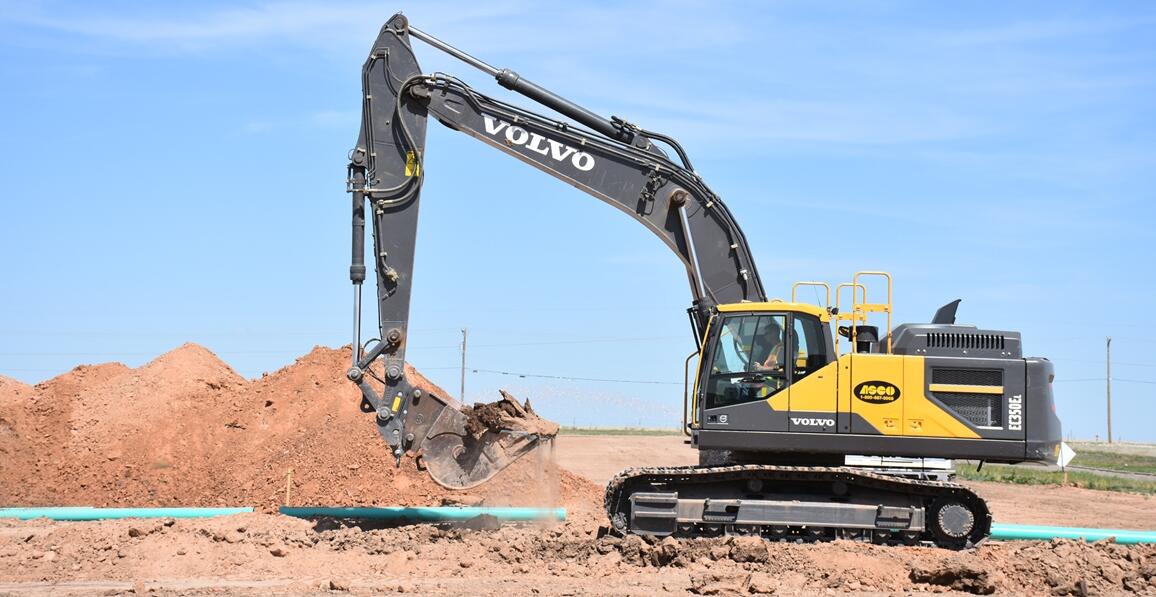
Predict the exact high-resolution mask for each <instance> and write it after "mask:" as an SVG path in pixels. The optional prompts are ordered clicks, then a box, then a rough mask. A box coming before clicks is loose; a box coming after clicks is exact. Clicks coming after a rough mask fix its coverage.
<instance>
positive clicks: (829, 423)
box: [791, 417, 835, 427]
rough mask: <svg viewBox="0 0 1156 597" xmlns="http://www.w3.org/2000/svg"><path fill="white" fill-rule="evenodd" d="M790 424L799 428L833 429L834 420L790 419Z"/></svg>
mask: <svg viewBox="0 0 1156 597" xmlns="http://www.w3.org/2000/svg"><path fill="white" fill-rule="evenodd" d="M791 424H792V425H798V426H800V427H834V426H835V419H804V418H802V417H791Z"/></svg>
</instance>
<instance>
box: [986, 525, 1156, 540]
mask: <svg viewBox="0 0 1156 597" xmlns="http://www.w3.org/2000/svg"><path fill="white" fill-rule="evenodd" d="M991 538H992V539H997V540H1000V541H1014V540H1029V541H1047V540H1050V539H1083V540H1085V541H1100V540H1103V539H1108V538H1114V539H1115V540H1116V543H1122V544H1128V545H1130V544H1135V543H1156V531H1135V530H1127V529H1085V528H1078V527H1045V526H1039V525H1034V524H999V523H996V524H992V525H991Z"/></svg>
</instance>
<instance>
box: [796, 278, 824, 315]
mask: <svg viewBox="0 0 1156 597" xmlns="http://www.w3.org/2000/svg"><path fill="white" fill-rule="evenodd" d="M800 286H822V287H823V288H825V289H826V290H827V300H826V302H824V303H823V304H822V305H819V306H820V307H823V308H824V309H826V308H828V307H830V306H831V285H830V284H828V283H826V282H813V281H805V282H795V283H794V285H792V286H791V302H792V303H797V302H798V299H796V298H795V291H797V290H798V289H799V287H800Z"/></svg>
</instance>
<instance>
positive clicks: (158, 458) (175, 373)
mask: <svg viewBox="0 0 1156 597" xmlns="http://www.w3.org/2000/svg"><path fill="white" fill-rule="evenodd" d="M348 360H349V352H348V349H344V350H341V349H328V348H317V349H315V350H314V351H312V352H311V353H309V354H308V355H305V356H303V357H301V358H300V359H298V361H297V362H296V363H294V364H293V365H290V366H289V367H286V368H285V369H282V370H280V371H277V372H274V373H270V374H268V375H265V376H262V377H260V378H257V379H253V380H246V379H244V378H242V377H241V376H239V375H237V374H236V373H235V372H233V371H232V369H230V368H229V367H228V366H227V365H226V364H225V363H223V362H221V361H220V360H219V359H217V358H216V356H214V355H213V354H212V353H211V352H209V351H207V350H205V349H204V348H202V347H199V346H196V345H186V346H183V347H181V348H179V349H177V350H175V351H172V352H170V353H167V354H165V355H161V356H160V357H158V358H157V359H155V360H154V361H152V362H150V363H148V364H146V365H144V366H142V367H139V368H135V369H133V368H129V367H125V366H123V365H119V364H103V365H93V366H84V367H79V368H77V369H75V370H73V371H71V372H68V373H66V374H63V375H61V376H58V377H56V378H53V379H51V380H48V381H45V382H43V383H40V384H37V385H35V386H31V385H25V384H22V383H20V382H17V381H15V380H9V379H5V378H0V505H5V506H26V505H90V506H124V507H128V506H178V505H179V506H242V505H248V506H254V507H256V508H257V509H258V511H257V512H254V513H252V514H242V515H237V516H229V517H221V518H214V519H200V520H171V519H168V520H166V519H158V520H124V521H102V522H83V523H81V522H51V521H47V520H44V519H40V520H32V521H23V522H21V521H14V520H7V521H0V595H6V594H13V595H73V594H76V595H114V594H124V593H138V594H140V593H150V592H151V593H154V594H182V595H209V594H213V595H218V594H253V595H280V594H313V593H353V594H382V593H398V592H405V593H416V594H430V595H503V596H504V595H655V594H664V593H665V594H686V593H690V594H700V595H732V594H743V595H749V594H797V595H810V594H842V593H856V594H895V593H899V594H903V593H922V592H937V593H943V592H948V593H952V592H954V593H977V594H991V593H999V594H1121V593H1139V594H1156V547H1154V546H1123V545H1117V544H1114V543H1111V542H1100V543H1094V544H1087V543H1084V542H1079V541H1051V542H1008V543H996V542H989V543H987V544H985V545H983V546H981V547H980V548H978V549H973V550H968V551H963V552H951V551H945V550H940V549H935V548H927V547H902V546H899V547H897V546H874V545H867V544H861V543H852V542H847V541H835V542H830V543H822V544H781V543H766V542H763V541H762V540H759V539H755V538H716V539H698V540H674V539H666V540H663V541H646V540H643V539H641V538H638V537H626V538H618V537H613V536H606V535H604V533H602V532H601V529H602V528H603V527H604V525H605V520H604V514H603V512H602V509H601V497H602V488H603V485H604V483H605V482H606V480H608V479H609V478H610V477H611V476H612V475H613V474H615V473H617V472H618V471H619V470H621V469H622V468H626V467H629V466H641V465H660V464H662V465H672V464H687V463H691V462H694V461H695V454H694V452H693V450H691V448H690V447H689V446H686V445H684V444H683V443H682V441H681V439H680V438H679V437H677V436H659V437H652V436H611V435H599V436H561V437H559V438H558V439H557V440H556V442H555V444H554V446H553V450H552V454H551V453H550V452H549V451H543V452H541V453H540V454H537V455H533V456H531V457H527V458H524V459H522V460H521V461H519V462H518V463H517V464H516V465H515V466H514V467H511V469H508V470H507V471H505V472H504V473H502V474H501V475H500V476H499V477H497V478H496V479H495V480H494V481H493V482H491V483H489V484H487V485H486V486H483V487H482V488H479V489H478V490H471V492H469V493H468V494H467V495H463V494H460V493H456V492H451V491H447V490H445V489H442V488H441V487H439V486H437V485H435V484H433V483H432V482H431V481H430V480H429V479H428V476H426V475H425V474H424V473H423V472H422V471H420V470H418V469H417V468H416V466H415V465H414V463H413V461H412V460H406V461H403V463H402V467H401V468H394V467H393V462H392V460H391V459H390V458H389V457H388V455H387V454H386V451H385V450H384V449H383V447H382V446H381V442H380V439H379V438H378V437H377V435H376V431H375V430H374V428H373V425H372V422H371V420H370V418H369V417H368V416H367V415H364V414H362V413H360V412H358V410H357V394H356V390H355V389H354V388H353V387H352V386H351V384H349V383H348V382H347V381H345V380H344V378H343V376H342V375H343V371H344V365H345V364H346V363H347V362H348ZM412 373H413V374H414V375H417V374H416V372H412ZM431 387H432V386H431ZM494 398H497V397H496V396H495V397H494ZM538 403H539V404H544V403H545V399H543V400H540V401H538ZM975 487H976V489H977V490H978V491H979V493H981V494H982V495H983V496H984V497H985V498H986V499H987V500H988V501H989V503H990V504H991V507H992V510H993V512H994V514H995V517H996V520H997V521H999V522H1008V523H1037V524H1049V525H1071V526H1101V527H1118V528H1135V529H1156V508H1153V504H1154V503H1153V501H1152V499H1151V498H1148V497H1144V496H1139V495H1131V494H1123V493H1108V492H1097V491H1091V490H1085V489H1080V488H1076V487H1052V486H1012V485H995V484H977V485H975ZM286 501H288V502H289V503H290V504H291V505H367V504H376V505H441V504H445V503H451V504H452V503H478V502H482V503H485V504H490V505H524V506H555V505H560V506H564V507H566V508H567V510H568V513H569V516H568V518H567V520H566V522H564V523H540V524H527V525H522V526H506V527H502V528H498V529H466V528H449V527H437V526H432V525H417V526H408V527H393V528H390V527H382V526H381V525H369V524H362V525H360V526H357V525H344V524H338V523H335V522H332V521H309V520H301V519H295V518H289V517H284V516H281V515H278V514H275V511H276V507H277V506H279V505H281V504H283V503H285V502H286Z"/></svg>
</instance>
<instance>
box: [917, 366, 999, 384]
mask: <svg viewBox="0 0 1156 597" xmlns="http://www.w3.org/2000/svg"><path fill="white" fill-rule="evenodd" d="M931 383H950V384H964V385H969V386H1002V385H1003V370H1002V369H941V368H938V367H935V368H932V369H931Z"/></svg>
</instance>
